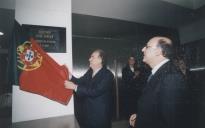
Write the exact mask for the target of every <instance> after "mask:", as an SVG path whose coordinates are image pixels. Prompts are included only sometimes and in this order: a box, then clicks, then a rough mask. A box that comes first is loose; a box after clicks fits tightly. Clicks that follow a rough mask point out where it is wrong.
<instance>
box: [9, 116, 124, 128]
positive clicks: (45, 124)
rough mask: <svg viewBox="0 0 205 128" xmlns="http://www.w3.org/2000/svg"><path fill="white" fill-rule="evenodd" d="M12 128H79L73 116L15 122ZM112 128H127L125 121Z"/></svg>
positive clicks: (118, 122)
mask: <svg viewBox="0 0 205 128" xmlns="http://www.w3.org/2000/svg"><path fill="white" fill-rule="evenodd" d="M12 128H79V126H78V123H77V122H76V120H75V117H74V116H73V115H69V116H61V117H53V118H46V119H39V120H33V121H24V122H17V123H13V124H12ZM112 128H128V121H127V120H120V121H113V123H112Z"/></svg>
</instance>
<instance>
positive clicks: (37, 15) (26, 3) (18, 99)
mask: <svg viewBox="0 0 205 128" xmlns="http://www.w3.org/2000/svg"><path fill="white" fill-rule="evenodd" d="M15 19H16V20H17V21H18V22H19V23H20V24H30V25H42V26H54V27H65V28H66V51H67V52H66V53H49V55H50V56H51V57H52V58H53V59H55V60H56V61H57V62H58V63H59V64H66V65H68V67H69V69H70V70H71V69H72V39H71V28H72V27H71V0H60V1H59V0H16V7H15ZM69 114H74V107H73V98H72V99H71V101H70V102H69V104H68V105H67V106H65V105H62V104H59V103H57V102H55V101H51V100H49V99H47V98H45V97H43V96H40V95H36V94H32V93H28V92H25V91H21V90H19V87H18V86H15V85H14V86H13V101H12V122H20V121H27V120H35V119H41V118H48V117H55V116H62V115H69Z"/></svg>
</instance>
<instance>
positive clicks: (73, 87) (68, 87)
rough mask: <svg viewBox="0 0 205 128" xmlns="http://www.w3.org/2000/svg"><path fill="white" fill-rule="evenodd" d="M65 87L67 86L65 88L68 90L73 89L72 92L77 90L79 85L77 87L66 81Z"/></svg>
mask: <svg viewBox="0 0 205 128" xmlns="http://www.w3.org/2000/svg"><path fill="white" fill-rule="evenodd" d="M64 86H65V88H67V89H72V90H75V89H76V87H77V85H75V84H74V83H73V82H71V81H68V80H66V81H65V82H64Z"/></svg>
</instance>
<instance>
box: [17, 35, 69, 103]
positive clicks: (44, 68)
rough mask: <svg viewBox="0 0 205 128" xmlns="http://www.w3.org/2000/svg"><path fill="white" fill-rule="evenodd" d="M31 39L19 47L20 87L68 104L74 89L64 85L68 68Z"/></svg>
mask: <svg viewBox="0 0 205 128" xmlns="http://www.w3.org/2000/svg"><path fill="white" fill-rule="evenodd" d="M30 41H31V42H29V41H26V42H24V44H22V45H20V46H18V48H17V55H18V58H17V60H18V61H17V63H18V65H17V66H18V68H20V69H21V70H22V72H21V74H20V77H19V84H20V89H21V90H24V91H28V92H32V93H36V94H39V95H42V96H44V97H47V98H48V99H51V100H54V101H57V102H59V103H61V104H64V105H66V104H68V102H69V100H70V98H71V96H72V90H69V89H66V88H65V87H64V81H65V80H67V78H68V75H69V73H68V69H67V68H66V67H65V66H60V65H59V64H57V63H56V62H55V61H54V60H53V59H52V58H51V57H50V56H49V55H48V54H47V53H46V52H45V51H44V50H43V49H42V48H41V47H40V46H39V45H38V44H37V42H36V41H35V40H34V39H31V40H30Z"/></svg>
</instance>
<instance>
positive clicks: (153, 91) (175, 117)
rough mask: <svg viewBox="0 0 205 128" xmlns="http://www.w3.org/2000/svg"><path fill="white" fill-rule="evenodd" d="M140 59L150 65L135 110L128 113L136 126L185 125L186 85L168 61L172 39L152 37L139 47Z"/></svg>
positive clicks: (181, 127) (180, 127)
mask: <svg viewBox="0 0 205 128" xmlns="http://www.w3.org/2000/svg"><path fill="white" fill-rule="evenodd" d="M142 52H143V54H144V56H143V62H145V63H146V64H148V65H149V66H150V67H151V68H152V72H151V73H152V74H151V75H150V77H149V78H148V81H147V85H146V87H145V88H144V90H143V94H142V96H141V97H140V99H139V102H138V113H137V114H133V115H131V116H130V120H129V121H130V125H131V126H132V127H137V128H187V127H188V126H189V125H188V122H189V121H188V117H189V116H188V115H187V114H188V108H189V106H188V105H187V104H188V103H189V100H188V99H189V98H188V87H187V85H186V81H185V79H184V76H183V74H182V73H181V72H180V70H178V68H177V67H175V65H174V64H172V61H171V58H172V55H173V44H172V41H171V40H170V39H169V38H167V37H153V38H151V39H150V40H149V41H148V43H147V45H146V46H145V47H144V48H143V49H142Z"/></svg>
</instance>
